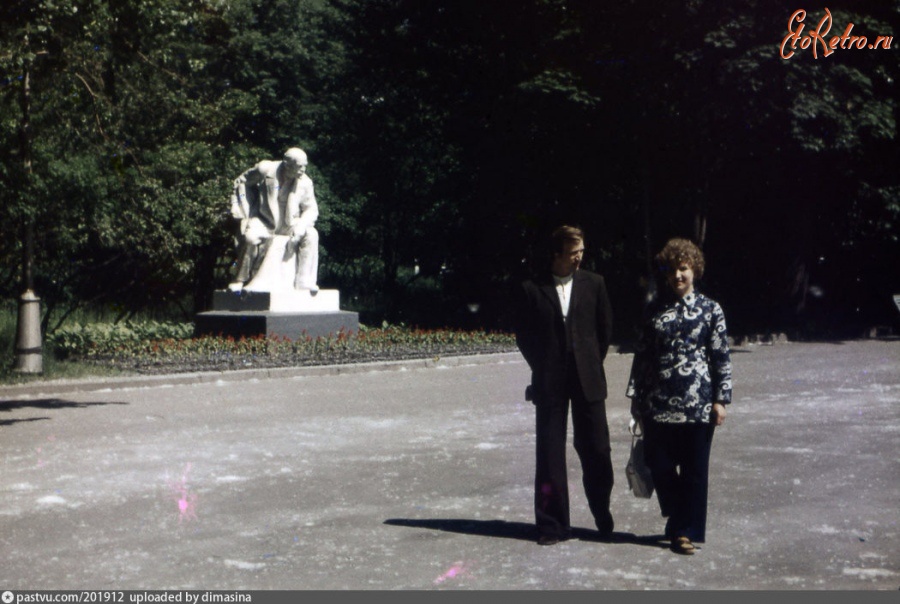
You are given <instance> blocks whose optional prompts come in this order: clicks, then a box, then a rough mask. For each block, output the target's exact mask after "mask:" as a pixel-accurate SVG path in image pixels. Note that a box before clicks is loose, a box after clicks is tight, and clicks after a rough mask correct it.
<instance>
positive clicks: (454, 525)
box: [384, 518, 669, 549]
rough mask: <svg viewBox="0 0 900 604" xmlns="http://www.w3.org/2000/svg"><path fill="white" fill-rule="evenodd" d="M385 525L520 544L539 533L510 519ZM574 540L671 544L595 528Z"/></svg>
mask: <svg viewBox="0 0 900 604" xmlns="http://www.w3.org/2000/svg"><path fill="white" fill-rule="evenodd" d="M384 523H385V524H389V525H391V526H407V527H410V528H424V529H429V530H433V531H445V532H448V533H461V534H463V535H477V536H479V537H495V538H501V539H519V540H520V541H537V538H538V531H537V527H535V525H534V524H528V523H525V522H507V521H506V520H470V519H466V518H427V519H417V518H388V519H387V520H385V521H384ZM570 538H571V539H577V540H579V541H592V542H596V543H627V544H631V545H642V546H646V547H658V548H661V549H668V547H669V544H668V541H666V540H665V537H664V536H663V535H644V536H641V535H635V534H634V533H623V532H620V531H613V534H612V535H610V536H609V537H602V536H601V535H600V533H599V532H597V531H595V530H591V529H584V528H573V529H572V532H571V537H570Z"/></svg>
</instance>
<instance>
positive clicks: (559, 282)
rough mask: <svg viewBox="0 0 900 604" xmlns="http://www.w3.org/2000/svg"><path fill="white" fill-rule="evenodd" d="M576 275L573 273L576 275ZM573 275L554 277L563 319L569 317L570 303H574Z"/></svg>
mask: <svg viewBox="0 0 900 604" xmlns="http://www.w3.org/2000/svg"><path fill="white" fill-rule="evenodd" d="M574 274H575V273H572V275H574ZM572 275H569V276H567V277H557V276H556V275H553V281H554V283H556V295H558V296H559V305H560V306H561V307H562V314H563V319H565V318H566V317H567V316H568V315H569V302H571V301H572Z"/></svg>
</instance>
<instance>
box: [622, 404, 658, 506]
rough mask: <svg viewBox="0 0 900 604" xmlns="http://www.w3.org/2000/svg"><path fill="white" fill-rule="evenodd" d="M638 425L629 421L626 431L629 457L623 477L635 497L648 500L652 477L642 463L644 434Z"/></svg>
mask: <svg viewBox="0 0 900 604" xmlns="http://www.w3.org/2000/svg"><path fill="white" fill-rule="evenodd" d="M639 427H640V424H638V423H637V422H635V421H634V420H633V419H632V420H631V425H630V426H629V427H628V431H629V432H631V455H629V457H628V463H627V464H625V477H626V478H628V488H629V489H630V490H631V492H632V493H634V496H635V497H641V498H643V499H649V498H650V497H652V496H653V476H652V475H651V474H650V468H648V467H647V464H646V463H645V462H644V433H643V430H639V429H638V428H639Z"/></svg>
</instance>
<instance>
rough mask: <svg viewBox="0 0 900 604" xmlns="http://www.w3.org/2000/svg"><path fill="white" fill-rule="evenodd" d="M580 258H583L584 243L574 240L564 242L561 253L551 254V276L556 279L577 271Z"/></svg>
mask: <svg viewBox="0 0 900 604" xmlns="http://www.w3.org/2000/svg"><path fill="white" fill-rule="evenodd" d="M582 258H584V241H582V240H581V239H576V240H574V241H567V242H565V244H563V250H562V252H556V253H555V254H553V266H552V271H553V274H554V275H556V276H557V277H568V276H569V275H571V274H572V273H574V272H575V271H576V270H578V267H579V265H580V264H581V259H582Z"/></svg>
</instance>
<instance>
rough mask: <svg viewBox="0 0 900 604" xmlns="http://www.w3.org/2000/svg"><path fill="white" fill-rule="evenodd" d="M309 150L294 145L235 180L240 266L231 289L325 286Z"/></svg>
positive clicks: (233, 211)
mask: <svg viewBox="0 0 900 604" xmlns="http://www.w3.org/2000/svg"><path fill="white" fill-rule="evenodd" d="M306 166H307V158H306V153H304V152H303V151H302V150H301V149H298V148H296V147H294V148H291V149H288V150H287V151H286V152H285V154H284V158H283V159H282V160H281V161H267V160H266V161H261V162H259V163H258V164H256V165H255V166H253V167H252V168H250V169H249V170H247V171H246V172H244V173H243V174H241V175H240V176H239V177H238V178H237V179H235V181H234V192H233V194H232V197H231V214H232V216H233V217H234V218H236V219H238V220H239V221H240V235H239V237H238V241H237V272H236V275H235V280H234V282H232V283H231V284H230V285H229V286H228V289H229V290H231V291H238V292H239V291H242V290H247V291H260V292H263V291H266V292H273V291H283V290H286V289H296V290H309V292H310V293H311V294H315V293H316V292H318V291H319V288H318V286H317V285H316V280H317V273H318V263H319V234H318V232H317V231H316V229H315V228H314V225H315V223H316V218H318V216H319V210H318V206H317V205H316V196H315V193H314V192H313V182H312V180H311V179H310V178H309V176H307V175H306Z"/></svg>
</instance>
